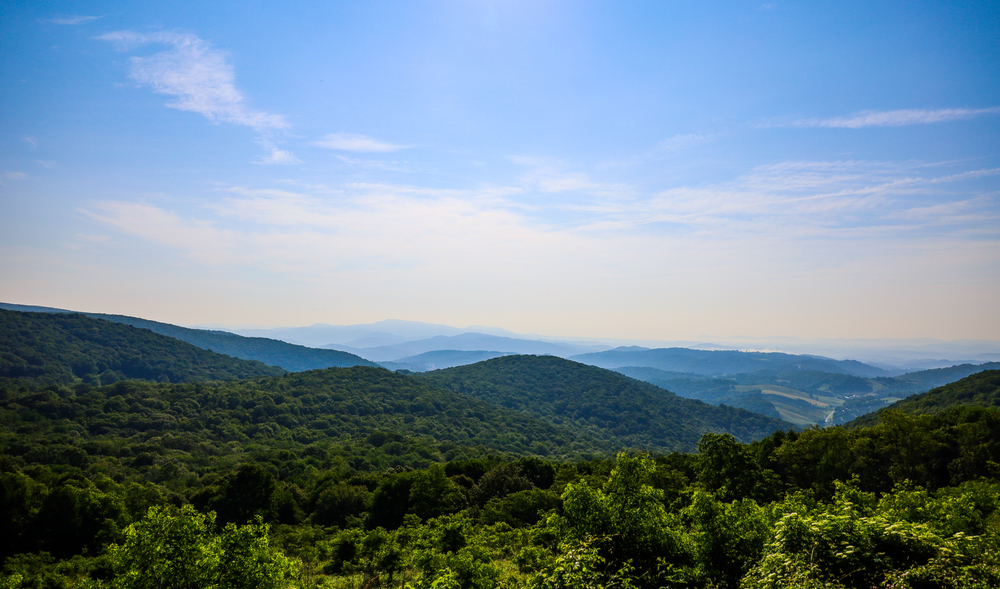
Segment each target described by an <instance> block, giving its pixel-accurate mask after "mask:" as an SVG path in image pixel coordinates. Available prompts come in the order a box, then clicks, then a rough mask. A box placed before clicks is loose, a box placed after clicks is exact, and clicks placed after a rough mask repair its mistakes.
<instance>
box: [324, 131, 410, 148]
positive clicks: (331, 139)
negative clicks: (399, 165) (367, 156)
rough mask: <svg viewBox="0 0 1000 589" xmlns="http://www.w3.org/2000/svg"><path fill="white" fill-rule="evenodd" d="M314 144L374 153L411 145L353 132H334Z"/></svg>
mask: <svg viewBox="0 0 1000 589" xmlns="http://www.w3.org/2000/svg"><path fill="white" fill-rule="evenodd" d="M313 145H318V146H319V147H326V148H327V149H339V150H341V151H361V152H372V153H382V152H391V151H399V150H401V149H407V148H408V147H409V146H407V145H394V144H392V143H384V142H382V141H378V140H377V139H372V138H371V137H366V136H364V135H355V134H353V133H333V134H331V135H327V136H326V137H324V138H322V139H320V140H318V141H314V142H313Z"/></svg>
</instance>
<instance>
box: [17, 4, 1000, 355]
mask: <svg viewBox="0 0 1000 589" xmlns="http://www.w3.org/2000/svg"><path fill="white" fill-rule="evenodd" d="M0 68H2V69H0V88H2V89H0V301H3V302H7V303H17V304H26V305H45V306H52V307H59V308H65V309H73V310H81V311H92V312H103V313H119V314H125V315H133V316H138V317H144V318H148V319H154V320H157V321H165V322H170V323H177V324H183V325H207V324H211V325H231V326H259V327H267V326H296V325H311V324H314V323H328V324H334V325H347V324H358V323H371V322H375V321H379V320H383V319H390V318H392V319H405V320H413V321H426V322H432V323H441V324H447V325H453V326H459V327H462V326H467V325H486V326H496V327H501V328H504V329H508V330H512V331H514V332H518V333H533V334H547V335H552V336H566V337H595V338H596V337H605V338H624V339H629V338H632V339H636V340H640V339H644V340H679V339H683V338H703V337H707V336H717V337H720V338H725V337H736V336H743V337H757V336H759V337H764V336H786V337H795V338H916V337H929V338H939V339H946V340H957V339H989V340H1000V304H998V300H1000V9H998V4H997V3H995V2H971V3H962V4H961V5H958V4H955V3H911V2H879V3H871V2H860V1H854V0H851V1H847V2H837V3H815V2H790V3H783V2H774V3H766V4H761V3H759V2H757V3H753V2H725V3H703V2H686V1H683V2H641V3H620V2H557V1H545V0H542V1H530V2H529V1H527V0H509V1H497V2H489V1H481V2H476V1H461V2H460V1H441V2H422V1H419V2H391V3H381V2H337V3H332V2H316V3H291V4H290V5H285V4H278V3H247V2H197V3H195V2H191V3H180V2H162V3H149V4H140V3H129V4H122V3H120V2H103V1H91V2H60V1H56V2H44V3H41V2H33V3H23V2H20V3H14V2H10V1H4V2H2V4H0Z"/></svg>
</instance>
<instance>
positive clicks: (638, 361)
mask: <svg viewBox="0 0 1000 589" xmlns="http://www.w3.org/2000/svg"><path fill="white" fill-rule="evenodd" d="M569 359H570V360H575V361H577V362H583V363H584V364H590V365H592V366H600V367H601V368H609V369H615V368H621V367H623V366H640V367H641V366H645V367H649V368H656V369H659V370H664V371H668V372H688V373H693V374H698V375H702V376H721V375H731V374H741V373H752V372H761V371H772V372H792V371H798V370H813V371H821V372H833V373H838V374H850V375H854V376H864V377H875V376H886V375H887V374H888V373H887V372H886V371H885V370H883V369H881V368H876V367H874V366H869V365H868V364H863V363H861V362H857V361H855V360H833V359H831V358H823V357H821V356H805V355H802V356H797V355H794V354H784V353H780V352H738V351H732V350H725V351H723V350H691V349H688V348H658V349H655V350H645V349H638V350H637V349H635V348H634V347H632V348H615V349H613V350H606V351H603V352H593V353H588V354H580V355H577V356H570V358H569Z"/></svg>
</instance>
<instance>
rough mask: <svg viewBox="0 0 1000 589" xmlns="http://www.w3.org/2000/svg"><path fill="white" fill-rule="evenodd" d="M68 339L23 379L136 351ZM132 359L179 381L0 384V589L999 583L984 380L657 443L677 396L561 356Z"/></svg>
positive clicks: (998, 468)
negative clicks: (441, 363)
mask: <svg viewBox="0 0 1000 589" xmlns="http://www.w3.org/2000/svg"><path fill="white" fill-rule="evenodd" d="M29 319H30V317H29ZM83 319H87V318H85V317H83V318H81V317H79V316H70V315H65V316H63V317H62V319H60V321H65V322H67V323H66V324H65V325H66V326H68V327H65V328H61V329H62V331H60V330H57V329H55V328H53V330H52V332H51V334H50V335H51V337H56V335H55V334H60V335H59V336H58V337H69V336H68V335H66V334H70V335H72V334H73V333H76V332H74V330H75V329H78V328H77V327H74V326H79V325H83V327H82V328H79V329H89V328H90V327H93V325H91V324H88V323H86V322H85V321H84V322H82V323H79V322H80V321H81V320H83ZM96 325H97V326H98V331H100V329H99V328H100V327H107V325H109V324H108V323H107V322H97V323H96ZM118 327H125V326H118ZM113 329H117V327H115V328H112V330H113ZM129 329H132V328H129ZM23 331H24V333H37V330H34V331H33V330H32V329H28V328H27V327H25V328H24V330H23ZM16 332H17V331H16V330H15V331H13V332H11V333H16ZM89 333H90V335H89V336H88V337H87V338H83V340H85V341H87V342H91V343H87V344H78V347H73V346H68V347H66V348H65V355H63V354H61V353H60V352H59V350H60V349H61V348H60V346H53V345H48V344H46V342H49V341H50V340H47V339H45V338H41V339H37V338H36V339H35V340H31V339H30V338H28V339H25V340H24V342H26V343H31V342H32V341H33V342H35V343H34V344H32V345H34V346H35V348H32V349H35V350H36V352H34V353H36V354H37V355H38V357H39V358H41V359H43V360H44V361H43V362H41V364H37V365H38V366H48V367H50V368H49V369H48V370H49V372H45V371H43V372H42V373H41V374H42V376H44V375H46V374H49V375H58V374H63V375H64V376H65V375H66V373H65V366H72V363H73V362H76V361H78V360H79V359H80V358H86V357H88V355H89V354H93V357H92V359H93V361H94V362H95V364H97V365H98V368H100V367H101V366H103V365H102V364H101V362H105V363H109V364H108V366H111V364H110V363H111V362H113V361H116V360H115V359H116V358H119V357H127V354H125V355H124V356H116V355H115V354H116V353H117V352H116V350H130V349H133V348H130V347H129V346H138V347H135V348H134V349H135V350H142V349H143V348H142V345H145V344H142V345H139V344H137V343H136V342H135V341H133V340H131V339H128V338H124V339H120V340H116V339H114V337H112V335H101V334H99V333H96V334H95V333H94V332H92V331H91V332H89ZM113 333H115V332H114V331H109V332H108V334H113ZM151 335H155V334H151ZM83 340H81V341H83ZM18 341H20V340H18ZM67 341H70V340H67ZM95 341H98V342H99V341H104V342H106V343H107V345H106V346H105V347H104V348H102V347H99V346H98V347H93V348H90V347H86V346H90V345H96V344H93V343H92V342H95ZM150 341H151V342H152V343H151V344H150V345H152V346H153V347H152V348H150V350H159V351H158V352H157V353H156V354H153V353H152V352H149V354H148V355H147V356H146V357H148V358H157V362H160V361H162V362H164V363H165V364H164V366H165V367H166V364H167V363H168V360H167V358H168V357H170V358H174V360H170V362H173V361H176V362H179V363H180V365H179V366H177V367H170V369H171V370H175V371H176V374H178V375H184V374H187V375H189V382H181V383H163V382H152V381H154V380H157V379H156V378H153V379H148V380H135V379H124V380H119V381H117V382H114V383H112V384H108V385H104V386H96V384H97V382H95V380H94V379H88V378H86V377H87V376H88V375H92V374H95V373H94V372H93V371H92V370H89V369H88V370H89V371H88V372H84V374H83V376H80V375H78V374H76V373H74V372H72V370H70V373H69V374H72V378H70V377H69V376H66V378H65V379H63V380H58V379H56V378H55V377H54V376H52V378H50V379H49V380H44V379H42V378H41V377H40V376H38V375H35V376H21V377H10V378H8V379H5V380H4V381H2V382H0V588H5V589H6V588H31V589H42V588H75V587H80V588H84V587H88V588H95V587H106V588H153V587H157V588H174V587H176V588H195V587H198V588H205V587H210V588H211V587H214V588H220V589H222V588H230V587H233V588H236V587H240V588H242V587H248V588H249V587H255V588H270V587H274V588H278V587H301V588H312V587H342V588H356V589H360V588H362V587H365V588H375V587H386V588H388V587H400V588H404V587H410V588H412V589H425V588H426V589H451V588H470V589H472V588H475V589H479V588H482V589H492V588H506V587H509V588H513V587H528V588H538V589H543V588H544V589H554V588H577V587H594V588H596V587H602V588H612V587H614V588H635V589H647V588H649V589H652V588H660V587H673V588H688V589H695V588H697V589H720V588H732V589H736V588H743V589H758V588H768V589H772V588H773V589H777V588H786V587H790V588H793V589H806V588H809V589H812V588H820V587H822V588H857V589H861V588H870V587H880V588H890V587H891V588H911V589H918V588H919V589H923V588H942V589H943V588H951V589H959V588H966V587H972V588H985V587H997V586H1000V409H998V408H997V407H996V402H997V400H998V397H1000V373H998V372H997V371H991V372H983V373H980V374H977V375H973V376H970V377H968V378H966V379H963V380H961V381H958V382H956V383H952V384H950V385H947V386H945V387H941V388H939V389H936V390H934V391H931V392H930V393H928V394H926V395H921V396H917V397H914V398H913V400H912V401H911V402H910V403H909V404H905V403H901V404H899V406H898V408H890V409H888V410H885V411H882V412H880V413H879V414H877V416H875V419H871V420H869V421H865V422H856V423H852V424H849V426H848V427H829V428H823V429H820V428H810V429H806V430H804V431H803V430H796V429H790V428H788V427H781V428H780V429H777V430H772V431H768V432H762V433H759V434H757V433H753V432H752V430H750V429H746V430H743V433H741V432H740V430H734V431H735V433H736V434H738V435H740V436H745V437H744V438H743V439H742V440H741V439H738V438H737V437H734V435H733V434H732V433H727V432H725V431H721V430H719V429H716V430H713V429H712V428H707V429H704V430H702V431H701V432H700V433H698V434H697V438H696V439H695V441H694V443H693V446H692V447H690V448H685V451H672V448H673V445H672V444H674V442H669V443H667V442H662V443H660V444H658V445H657V444H655V443H650V442H649V440H653V439H654V438H655V436H657V435H661V434H663V433H670V430H671V429H672V428H674V427H677V428H679V430H680V431H678V432H676V433H677V436H678V437H677V438H676V439H687V438H685V436H691V435H692V434H691V433H689V432H688V430H686V429H684V426H685V424H684V423H683V422H681V421H675V422H669V421H665V422H664V423H666V424H667V425H655V423H654V422H655V420H656V419H659V418H660V417H658V416H667V415H668V413H669V411H670V409H668V408H666V407H669V405H660V403H666V402H665V401H663V399H672V397H673V396H672V395H670V394H669V393H667V392H666V391H661V390H660V389H656V388H655V387H651V386H649V385H646V384H643V383H638V382H635V381H631V380H629V379H626V378H624V377H622V376H620V375H615V374H613V373H610V372H608V371H604V370H602V369H598V368H593V367H587V366H582V365H580V364H577V363H575V362H569V361H565V360H559V359H553V358H539V357H517V356H509V357H503V358H496V359H493V360H490V361H487V362H484V363H482V364H480V365H478V366H476V365H474V366H472V367H464V368H465V370H460V369H452V370H446V371H439V372H437V373H430V374H427V375H424V376H419V377H418V376H415V375H406V374H399V373H393V372H390V371H388V370H385V369H381V368H372V367H353V368H330V369H325V370H315V371H308V372H300V373H282V374H280V375H277V376H263V375H256V376H253V377H251V378H245V379H242V380H231V379H230V380H226V379H223V378H221V377H216V376H212V373H210V372H208V371H205V370H203V367H204V366H207V365H206V364H198V363H197V362H195V359H197V358H198V356H186V355H184V354H175V355H174V356H167V355H164V354H165V353H166V352H170V353H173V352H172V351H171V350H173V348H164V349H160V348H157V347H156V346H162V342H160V343H157V342H156V341H155V340H150ZM15 343H16V342H15ZM60 345H61V344H60ZM79 346H84V347H79ZM9 347H11V348H17V346H15V345H13V344H11V346H9ZM17 349H20V348H17ZM24 349H27V348H24ZM22 352H23V350H22ZM206 353H207V352H206ZM122 354H124V352H122ZM6 357H7V356H5V358H6ZM19 357H22V356H19ZM228 360H233V359H231V358H230V359H228ZM228 360H227V361H228ZM185 366H186V368H185ZM195 366H201V367H202V368H198V369H195V368H193V367H195ZM233 366H237V365H235V364H234V365H233ZM116 370H117V369H116ZM96 374H97V375H98V377H99V378H100V379H101V380H103V376H101V375H102V374H103V372H98V373H96ZM123 375H124V373H123ZM608 375H611V376H610V377H609V376H608ZM612 377H613V378H612ZM178 380H182V379H181V378H180V377H179V378H178ZM657 391H661V392H659V393H657ZM657 394H658V395H660V396H659V397H656V395H657ZM671 402H673V401H671ZM601 404H607V405H609V406H611V407H613V408H614V411H612V412H607V413H600V412H597V411H596V408H598V406H599V405H601ZM693 406H694V405H692V407H693ZM637 407H640V408H644V409H645V412H646V414H647V417H648V420H647V421H642V420H641V414H640V409H639V408H637ZM704 407H706V408H709V409H713V410H720V409H722V408H716V407H708V406H704ZM674 410H675V411H678V412H680V414H681V415H684V416H685V419H690V420H694V421H697V419H699V417H698V416H697V415H696V414H688V413H684V411H687V409H684V408H682V407H680V406H678V408H677V409H674ZM588 411H589V413H588ZM724 414H725V415H727V416H730V418H731V419H733V420H734V422H737V421H739V420H740V417H741V416H743V415H744V414H747V412H744V411H737V410H733V409H729V412H726V413H724ZM615 415H620V416H621V421H622V423H621V428H616V427H615V424H614V417H615ZM663 419H667V418H666V417H663ZM753 419H757V420H761V419H764V418H761V417H759V416H755V417H753ZM748 423H758V424H763V423H767V422H761V421H757V422H754V421H753V420H750V421H749V422H748ZM776 423H779V425H780V422H776ZM651 424H653V425H651ZM654 425H655V427H654ZM657 427H658V428H660V429H655V428H657ZM740 427H744V428H751V427H764V426H751V425H745V424H744V425H742V426H740ZM643 428H645V429H643ZM639 432H645V433H639ZM630 435H631V436H632V437H629V436H630Z"/></svg>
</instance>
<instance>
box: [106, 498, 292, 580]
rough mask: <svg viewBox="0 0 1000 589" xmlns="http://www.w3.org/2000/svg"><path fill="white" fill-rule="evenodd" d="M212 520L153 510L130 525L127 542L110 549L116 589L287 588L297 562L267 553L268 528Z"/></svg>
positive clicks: (172, 510) (193, 513)
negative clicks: (218, 525)
mask: <svg viewBox="0 0 1000 589" xmlns="http://www.w3.org/2000/svg"><path fill="white" fill-rule="evenodd" d="M214 519H215V518H214V516H213V514H211V513H209V514H207V515H205V514H201V513H198V512H196V511H195V510H194V509H193V508H191V507H190V506H185V507H183V508H181V509H176V508H159V507H151V508H150V509H149V512H148V513H147V515H146V517H145V519H143V520H142V521H140V522H138V523H136V524H133V525H131V526H129V528H128V529H127V530H126V531H125V541H124V542H123V543H122V544H121V545H118V544H112V545H111V546H110V547H109V548H108V552H109V554H110V560H111V566H112V567H113V568H114V570H115V579H114V583H113V586H114V587H115V588H116V589H119V588H120V589H212V588H216V587H218V588H220V589H222V588H225V589H230V588H232V589H243V588H246V589H256V588H259V589H269V588H277V587H283V586H284V582H285V581H286V580H289V579H291V578H292V577H293V576H294V574H295V563H294V562H292V561H290V560H288V559H287V558H285V556H283V555H282V554H279V553H274V552H272V551H271V550H270V549H269V546H268V537H267V531H268V528H267V524H264V523H263V522H261V521H260V519H259V517H258V519H257V521H256V522H255V523H252V524H247V525H245V526H239V527H237V526H235V525H233V524H227V525H226V527H225V528H223V530H222V531H221V532H220V533H215V531H214Z"/></svg>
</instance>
